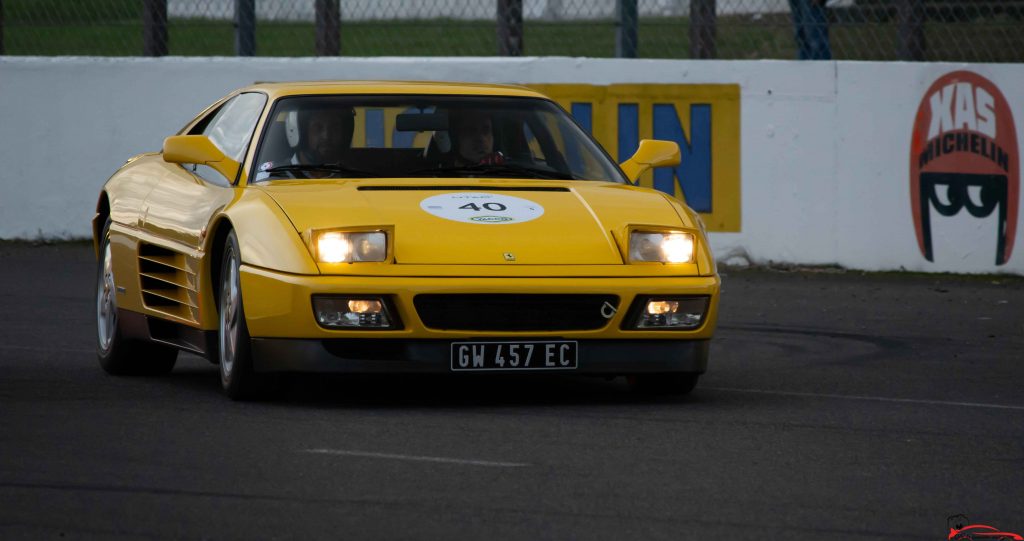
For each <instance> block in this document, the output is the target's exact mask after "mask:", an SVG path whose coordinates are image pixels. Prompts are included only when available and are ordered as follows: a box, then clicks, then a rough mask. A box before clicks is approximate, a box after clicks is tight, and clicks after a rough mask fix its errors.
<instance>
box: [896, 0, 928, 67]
mask: <svg viewBox="0 0 1024 541" xmlns="http://www.w3.org/2000/svg"><path fill="white" fill-rule="evenodd" d="M896 18H897V20H898V22H899V25H898V26H899V33H900V35H899V38H898V40H897V45H896V54H897V56H898V57H899V59H900V60H912V61H915V62H923V61H924V52H925V48H926V47H925V46H926V44H925V40H924V19H925V12H924V2H923V1H922V0H899V1H898V2H897V5H896Z"/></svg>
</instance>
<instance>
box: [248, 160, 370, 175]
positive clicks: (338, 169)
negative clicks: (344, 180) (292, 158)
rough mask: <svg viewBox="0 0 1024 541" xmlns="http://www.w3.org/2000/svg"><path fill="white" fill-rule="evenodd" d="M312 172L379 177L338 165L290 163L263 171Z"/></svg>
mask: <svg viewBox="0 0 1024 541" xmlns="http://www.w3.org/2000/svg"><path fill="white" fill-rule="evenodd" d="M314 171H326V172H329V173H340V174H343V175H349V176H350V177H373V178H380V176H381V175H378V174H377V173H371V172H369V171H362V170H360V169H353V168H351V167H346V166H344V165H341V164H340V163H316V164H296V163H290V164H287V165H278V166H277V167H271V168H270V169H267V170H265V171H263V172H264V173H269V174H271V175H273V174H274V173H308V172H314Z"/></svg>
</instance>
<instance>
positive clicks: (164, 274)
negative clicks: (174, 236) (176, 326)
mask: <svg viewBox="0 0 1024 541" xmlns="http://www.w3.org/2000/svg"><path fill="white" fill-rule="evenodd" d="M139 279H140V282H141V284H142V302H143V304H145V305H146V307H147V308H151V309H153V310H157V311H160V312H164V313H165V314H169V315H172V316H176V317H179V318H182V319H186V320H189V321H199V301H198V298H199V295H198V293H197V289H198V284H197V283H196V273H195V271H194V270H191V269H189V268H188V265H186V264H185V256H184V255H182V254H179V253H177V252H174V251H172V250H168V249H166V248H161V247H159V246H155V245H153V244H146V243H140V244H139Z"/></svg>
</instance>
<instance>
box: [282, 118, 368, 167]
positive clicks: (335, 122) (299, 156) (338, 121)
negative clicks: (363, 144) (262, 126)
mask: <svg viewBox="0 0 1024 541" xmlns="http://www.w3.org/2000/svg"><path fill="white" fill-rule="evenodd" d="M293 115H295V116H297V117H298V118H295V119H294V120H293V118H294V117H293ZM354 127H355V120H354V114H353V112H352V109H350V108H343V109H337V108H331V109H302V110H299V111H297V112H291V113H288V118H287V119H285V130H286V132H287V135H288V143H289V145H290V146H291V147H292V148H294V149H295V154H293V155H292V159H291V163H293V164H302V165H315V164H322V163H332V164H337V163H340V162H341V158H342V154H343V153H344V152H345V151H346V150H348V148H349V146H351V144H352V131H353V129H354Z"/></svg>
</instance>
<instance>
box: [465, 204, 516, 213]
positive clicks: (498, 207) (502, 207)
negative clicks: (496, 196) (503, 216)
mask: <svg viewBox="0 0 1024 541" xmlns="http://www.w3.org/2000/svg"><path fill="white" fill-rule="evenodd" d="M480 207H481V205H477V204H476V203H466V204H465V205H462V206H461V207H459V208H460V209H466V210H472V211H476V212H480ZM483 208H485V209H487V210H489V211H492V212H500V211H503V210H508V207H506V206H505V205H503V204H501V203H494V202H491V203H484V204H483Z"/></svg>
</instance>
